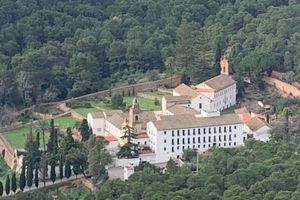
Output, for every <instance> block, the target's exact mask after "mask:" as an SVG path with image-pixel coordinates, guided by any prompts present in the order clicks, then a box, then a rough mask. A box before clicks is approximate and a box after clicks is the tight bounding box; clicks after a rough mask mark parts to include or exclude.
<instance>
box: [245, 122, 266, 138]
mask: <svg viewBox="0 0 300 200" xmlns="http://www.w3.org/2000/svg"><path fill="white" fill-rule="evenodd" d="M270 129H271V128H270V127H269V126H267V125H265V126H263V127H261V128H259V129H257V130H255V131H252V130H250V128H249V127H248V126H247V125H245V126H244V130H245V131H246V132H247V133H248V134H249V135H252V136H253V138H254V139H256V140H260V141H263V142H268V141H269V139H270V136H271V134H270V133H269V131H270Z"/></svg>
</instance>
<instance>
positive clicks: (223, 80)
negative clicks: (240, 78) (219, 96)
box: [197, 74, 236, 91]
mask: <svg viewBox="0 0 300 200" xmlns="http://www.w3.org/2000/svg"><path fill="white" fill-rule="evenodd" d="M235 83H236V81H235V80H233V79H232V78H231V77H230V76H227V75H223V74H221V75H218V76H215V77H213V78H211V79H208V80H207V81H204V82H203V83H200V84H199V85H198V86H197V87H198V88H201V84H205V85H207V86H208V87H210V88H212V89H214V90H215V91H219V90H222V89H224V88H226V87H229V86H231V85H233V84H235Z"/></svg>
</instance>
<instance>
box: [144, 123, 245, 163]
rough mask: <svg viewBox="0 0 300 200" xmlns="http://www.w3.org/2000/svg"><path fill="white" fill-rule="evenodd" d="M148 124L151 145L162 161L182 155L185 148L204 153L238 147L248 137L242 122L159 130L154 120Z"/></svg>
mask: <svg viewBox="0 0 300 200" xmlns="http://www.w3.org/2000/svg"><path fill="white" fill-rule="evenodd" d="M147 125H148V127H147V131H148V135H149V139H150V147H151V148H152V150H153V151H154V152H155V154H156V155H157V159H160V161H161V162H164V161H167V160H168V159H169V158H170V157H171V158H179V157H181V156H182V154H183V152H184V150H185V149H198V151H199V152H201V153H203V152H205V151H207V150H208V149H210V148H212V147H223V148H233V147H238V146H241V145H243V141H244V140H245V139H246V138H247V135H246V134H244V133H243V124H242V123H238V124H229V125H222V126H206V127H193V128H185V129H167V130H157V128H156V127H155V125H154V123H153V122H149V123H148V124H147Z"/></svg>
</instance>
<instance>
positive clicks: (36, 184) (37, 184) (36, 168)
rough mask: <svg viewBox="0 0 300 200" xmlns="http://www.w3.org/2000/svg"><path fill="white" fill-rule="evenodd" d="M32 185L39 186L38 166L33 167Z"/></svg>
mask: <svg viewBox="0 0 300 200" xmlns="http://www.w3.org/2000/svg"><path fill="white" fill-rule="evenodd" d="M34 185H35V187H37V188H38V187H39V168H38V166H36V167H35V172H34Z"/></svg>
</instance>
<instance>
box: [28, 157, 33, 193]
mask: <svg viewBox="0 0 300 200" xmlns="http://www.w3.org/2000/svg"><path fill="white" fill-rule="evenodd" d="M32 179H33V168H32V163H28V166H27V186H28V187H29V188H31V186H32Z"/></svg>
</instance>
